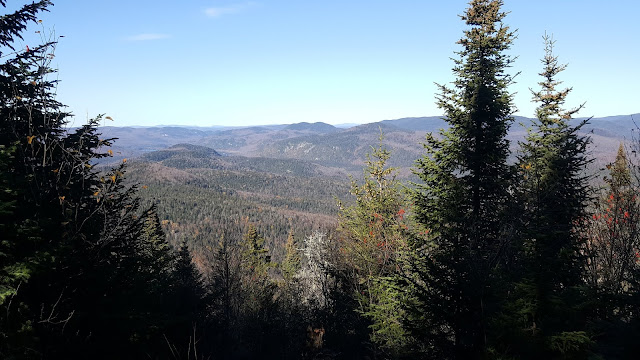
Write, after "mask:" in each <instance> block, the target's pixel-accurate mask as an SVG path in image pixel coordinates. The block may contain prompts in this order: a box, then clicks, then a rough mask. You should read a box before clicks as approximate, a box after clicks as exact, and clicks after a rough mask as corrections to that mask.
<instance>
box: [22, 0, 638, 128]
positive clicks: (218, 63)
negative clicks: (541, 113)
mask: <svg viewBox="0 0 640 360" xmlns="http://www.w3.org/2000/svg"><path fill="white" fill-rule="evenodd" d="M54 2H55V6H54V7H52V8H51V12H50V13H48V14H45V15H43V16H42V19H43V25H44V28H45V29H46V30H55V33H56V34H57V35H64V38H61V39H60V40H61V41H60V43H59V45H58V47H57V50H56V58H55V60H54V61H53V65H54V67H57V68H58V70H59V74H58V76H59V78H60V80H61V83H60V85H59V87H58V98H59V100H60V101H61V102H63V103H64V104H66V105H68V106H69V108H70V109H71V110H72V111H73V113H74V114H75V115H76V119H75V124H74V125H79V124H81V123H83V122H84V121H85V120H86V118H87V116H88V117H93V116H95V115H97V114H99V113H106V114H107V115H110V116H111V117H113V118H114V119H115V121H114V122H113V123H109V124H107V125H110V124H113V125H118V126H128V125H160V124H165V125H166V124H177V125H198V126H212V125H259V124H276V123H278V124H283V123H295V122H301V121H308V122H315V121H323V122H327V123H331V124H339V123H367V122H374V121H379V120H384V119H396V118H400V117H410V116H432V115H441V114H442V112H441V111H440V110H439V109H438V108H437V107H436V106H435V101H434V95H435V93H436V86H435V85H434V83H447V82H450V81H451V80H452V79H453V77H452V73H451V67H452V65H453V62H452V61H451V59H450V58H451V57H454V56H455V55H454V51H456V50H458V49H459V47H458V45H456V44H455V42H456V41H457V40H458V39H459V38H460V37H461V36H462V30H463V29H464V28H465V25H464V24H463V22H462V21H461V20H460V19H459V17H458V15H459V14H461V13H462V12H463V11H464V9H465V8H466V6H467V2H466V1H463V0H446V1H445V0H384V1H383V0H323V1H311V0H255V1H243V0H238V1H235V0H230V1H226V0H224V1H223V0H191V1H189V0H185V1H168V0H153V1H150V0H91V1H71V0H58V1H55V0H54ZM504 9H505V10H507V11H510V14H509V15H508V16H507V17H506V19H505V23H506V24H507V25H509V26H510V27H511V28H512V29H518V39H516V41H515V44H514V46H513V47H512V53H513V54H514V55H517V56H518V57H519V58H518V60H517V61H516V63H515V64H514V67H513V68H512V72H513V73H515V72H518V71H519V72H521V74H520V76H519V77H518V78H517V84H515V85H513V86H512V87H511V90H512V91H513V92H517V95H516V98H515V105H516V106H517V108H518V109H519V111H518V113H517V114H518V115H523V116H533V113H534V107H535V105H533V104H532V103H531V102H530V99H531V95H530V92H529V88H531V87H535V86H536V83H537V82H538V81H539V79H538V76H537V73H538V72H540V70H541V65H540V58H541V57H542V56H543V42H542V35H543V34H544V33H545V31H546V32H547V33H548V34H552V35H553V36H554V39H555V40H556V41H557V43H556V55H558V56H559V58H560V61H561V62H563V63H568V64H569V67H568V69H567V70H566V71H565V72H564V73H562V74H561V79H562V80H564V81H565V83H564V85H566V86H571V87H573V88H574V91H573V93H572V94H571V95H570V97H569V104H568V105H570V106H571V105H577V104H579V103H581V102H586V106H585V108H584V110H583V111H582V112H581V113H580V115H582V116H596V117H599V116H607V115H624V114H632V113H637V112H640V105H639V104H640V101H639V100H638V94H639V92H640V89H639V88H638V83H639V80H640V70H639V68H640V66H639V65H638V60H639V59H640V56H639V55H640V36H639V35H640V26H639V25H638V22H637V19H638V14H639V13H640V1H637V0H609V1H602V0H598V1H596V0H536V1H529V0H527V1H525V0H505V8H504ZM35 30H38V27H37V26H33V27H31V28H30V33H33V32H34V31H35ZM32 35H34V36H35V34H32ZM25 43H26V45H28V44H32V43H33V44H35V43H37V41H36V40H35V39H34V38H31V37H29V38H26V39H25Z"/></svg>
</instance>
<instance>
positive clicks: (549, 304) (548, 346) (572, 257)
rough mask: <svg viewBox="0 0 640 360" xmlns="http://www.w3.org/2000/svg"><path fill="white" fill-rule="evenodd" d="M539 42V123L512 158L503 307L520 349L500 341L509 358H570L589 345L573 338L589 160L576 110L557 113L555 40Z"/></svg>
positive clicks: (578, 320)
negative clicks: (509, 261)
mask: <svg viewBox="0 0 640 360" xmlns="http://www.w3.org/2000/svg"><path fill="white" fill-rule="evenodd" d="M544 41H545V56H544V58H543V59H542V64H543V71H542V72H541V73H540V75H541V76H542V78H543V80H542V81H541V82H540V83H539V85H540V87H541V90H539V91H533V90H532V93H533V99H534V101H535V102H537V103H538V104H539V106H538V108H537V109H536V116H537V119H536V121H534V123H533V127H532V128H530V129H529V132H528V135H527V137H526V139H525V142H523V143H522V144H521V149H522V154H521V155H520V156H519V159H518V166H519V168H520V183H519V191H520V193H519V196H520V199H519V205H520V206H521V207H522V210H521V211H520V212H521V214H522V215H521V217H520V218H519V221H521V224H520V225H519V226H520V228H521V229H522V230H521V231H520V237H521V240H520V242H519V243H517V244H514V251H516V253H515V254H517V259H518V263H517V264H514V265H515V268H514V269H518V271H514V272H512V274H511V275H512V277H511V279H513V280H512V281H514V282H515V284H516V285H515V289H516V291H514V292H513V293H512V297H511V304H509V306H508V307H507V309H508V310H507V312H512V313H513V312H515V313H513V315H512V316H514V318H513V321H514V322H515V323H516V324H517V325H514V326H515V328H514V329H513V330H514V331H520V334H521V339H520V340H521V341H522V342H523V344H521V345H520V347H518V346H513V344H511V343H506V344H504V349H509V350H508V352H509V353H511V354H513V355H516V356H518V357H523V358H524V357H526V358H540V357H554V356H562V357H570V356H569V355H568V352H567V351H568V350H567V349H569V348H571V349H574V350H576V351H577V348H576V347H578V346H579V345H578V343H580V344H582V345H580V346H582V347H580V349H579V350H580V352H581V353H583V352H584V351H586V347H588V344H590V341H578V340H580V339H581V338H579V337H578V335H579V334H584V336H585V337H587V335H586V334H585V333H584V331H583V330H584V329H585V321H584V320H585V318H586V315H587V313H585V312H584V309H585V306H584V304H585V302H586V298H585V293H584V291H583V288H584V287H583V281H582V279H583V276H582V269H583V268H584V266H585V262H584V260H585V259H584V257H583V256H582V255H581V251H580V250H581V249H582V247H583V244H584V237H583V233H584V232H583V231H582V230H583V224H584V222H585V221H584V220H585V217H586V211H585V207H586V205H587V201H588V200H589V196H590V195H589V185H588V180H589V179H588V177H587V176H586V175H584V174H585V169H586V166H587V165H588V164H589V162H590V160H589V159H588V157H587V156H586V147H587V145H588V143H589V140H588V138H586V137H583V136H581V135H579V134H578V131H579V130H580V129H581V128H582V127H583V126H584V125H585V124H586V123H587V121H586V120H585V121H582V122H581V123H580V124H579V125H578V126H570V125H569V121H570V119H571V117H572V116H573V115H574V114H575V113H576V112H577V111H579V110H580V108H581V107H578V108H576V109H572V110H564V109H563V104H564V102H565V99H566V97H567V95H568V94H569V92H570V91H571V89H565V90H558V89H557V86H558V85H559V84H560V82H559V81H558V80H557V75H558V74H559V73H560V72H561V71H563V70H564V69H565V66H563V65H559V64H558V60H557V57H556V56H554V55H553V45H554V42H553V40H552V39H551V38H550V37H548V36H545V37H544ZM514 275H515V276H514ZM511 336H514V335H513V334H512V335H511ZM587 340H589V339H588V337H587ZM528 342H530V343H531V344H529V345H524V344H526V343H528ZM558 349H564V350H567V351H564V350H563V351H562V352H558V351H559V350H558Z"/></svg>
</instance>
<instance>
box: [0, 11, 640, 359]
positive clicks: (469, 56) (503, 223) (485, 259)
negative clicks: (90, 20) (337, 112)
mask: <svg viewBox="0 0 640 360" xmlns="http://www.w3.org/2000/svg"><path fill="white" fill-rule="evenodd" d="M0 5H2V7H3V8H4V9H6V1H5V0H0ZM52 5H53V4H52V3H51V1H49V0H41V1H37V2H33V3H27V4H25V5H23V6H22V7H20V8H19V9H18V10H16V11H15V12H8V13H6V14H4V15H2V17H1V20H0V59H2V63H1V64H0V84H1V86H0V96H1V97H2V103H0V310H1V311H0V358H2V359H75V358H78V359H87V358H89V359H146V358H149V359H254V358H267V359H636V358H637V357H638V356H637V354H638V352H640V344H639V343H638V341H637V339H638V338H639V337H640V316H639V315H638V314H639V312H640V292H639V291H638V289H639V287H640V255H639V251H640V232H639V231H640V228H639V227H638V221H639V217H640V199H638V193H639V191H640V164H639V163H637V162H636V161H635V158H634V157H633V156H632V155H630V154H635V153H636V151H637V150H638V147H640V141H634V142H632V143H631V144H630V145H628V146H629V148H627V147H625V145H624V144H620V147H619V150H618V152H617V154H612V158H614V156H615V160H614V161H613V162H611V163H610V164H608V165H606V168H604V169H602V171H601V173H596V174H595V175H594V174H593V171H592V170H589V171H587V169H593V167H592V165H593V162H594V159H593V158H592V157H591V156H590V152H589V145H590V138H589V137H588V136H586V135H585V133H584V132H583V130H584V128H585V127H587V126H588V125H589V120H588V119H585V120H580V121H577V122H576V121H575V118H576V116H577V115H578V112H579V111H580V110H581V106H580V107H578V108H570V109H566V108H565V107H564V106H565V100H566V99H567V97H568V96H569V95H570V93H571V88H562V87H560V85H561V80H560V75H561V74H562V71H563V70H564V69H565V67H566V66H565V65H563V64H562V63H561V62H559V60H558V57H557V56H556V54H555V53H554V40H553V38H552V37H550V36H546V35H545V36H544V41H543V42H542V44H541V45H542V46H541V58H542V61H541V64H542V66H541V69H540V76H541V78H540V82H539V83H538V84H534V85H533V88H532V90H531V91H532V97H533V101H534V102H535V103H536V105H537V110H536V114H535V115H536V118H535V120H534V121H533V123H532V124H531V125H530V126H529V129H528V132H527V135H526V137H524V138H523V139H522V140H521V141H519V142H518V143H517V144H513V143H511V142H510V141H509V138H508V136H507V134H508V131H509V129H510V127H511V126H512V124H513V123H514V119H515V117H514V112H515V106H514V104H513V96H512V94H511V93H510V92H509V85H510V84H512V83H513V80H514V78H513V75H512V74H510V73H509V70H510V68H511V66H512V65H513V62H514V58H513V57H512V55H510V53H509V49H510V46H511V44H512V43H513V41H514V40H515V33H514V31H513V30H511V29H510V27H509V26H507V25H506V24H505V22H504V20H505V17H506V14H505V13H504V12H503V11H502V9H501V8H502V5H503V2H502V1H501V0H471V1H470V3H469V5H468V8H467V9H466V10H465V11H464V12H463V14H462V16H461V19H462V20H463V21H464V22H465V24H466V26H467V27H466V30H465V31H464V33H463V36H462V38H461V39H460V40H459V41H458V45H459V48H460V50H459V51H458V52H457V53H456V54H455V59H454V60H453V61H454V66H453V72H454V74H455V76H456V79H455V81H454V82H453V83H451V84H443V85H439V93H438V95H437V97H436V102H437V104H438V106H439V107H440V108H441V109H442V111H443V113H444V115H445V116H444V119H445V120H446V122H447V124H448V125H447V126H448V127H447V128H446V129H443V130H440V131H439V132H430V133H428V134H427V136H426V139H424V141H423V143H422V144H420V143H416V144H415V147H418V148H420V147H422V152H421V153H422V154H423V155H422V156H421V157H419V158H418V159H415V166H414V168H413V173H414V177H413V178H412V179H414V181H411V182H404V181H401V179H405V178H406V177H399V176H398V175H399V173H398V170H397V169H395V168H394V167H393V166H392V165H393V163H390V159H391V158H392V152H391V151H390V150H389V149H388V148H387V147H386V146H385V145H384V143H383V140H384V136H385V135H384V131H382V130H381V132H380V142H379V145H378V146H373V147H371V148H370V151H369V152H368V153H367V154H366V156H365V157H364V158H363V159H362V164H364V168H363V175H362V176H354V177H352V178H351V179H350V182H349V179H342V180H340V179H339V178H337V177H321V176H316V175H317V173H316V172H315V168H313V167H310V166H309V163H307V162H304V161H297V162H296V161H293V162H291V161H283V160H282V159H278V158H277V157H276V158H273V159H268V158H245V157H222V156H220V154H219V153H217V152H216V151H215V150H214V149H211V148H207V147H204V146H196V145H189V144H181V145H177V146H174V147H171V148H169V149H166V150H162V151H157V152H152V153H148V154H146V155H145V156H143V157H142V160H141V161H136V162H133V161H131V160H128V159H126V158H124V159H120V158H118V161H117V162H116V163H114V162H105V161H104V160H105V159H109V158H114V151H113V150H112V146H113V145H114V143H115V142H117V139H112V138H105V137H102V135H101V134H100V129H99V127H100V125H101V124H102V123H103V122H104V121H105V120H108V119H109V117H108V116H104V115H98V116H97V117H95V118H94V119H92V120H90V121H89V122H88V123H87V124H86V125H84V126H81V127H78V128H71V127H69V126H67V125H68V123H69V119H70V117H71V116H72V115H71V114H69V113H67V112H65V110H64V109H65V108H64V106H63V105H62V104H61V103H59V102H58V101H57V100H56V99H55V96H54V93H55V91H54V89H55V85H56V81H57V80H52V79H53V78H55V75H54V73H55V71H54V70H52V69H51V67H50V63H51V60H52V59H53V57H54V53H55V48H56V44H57V42H58V40H59V39H58V38H56V37H47V36H46V35H43V38H42V39H43V42H42V44H40V45H39V46H37V47H33V48H29V47H26V48H24V49H23V48H21V47H19V46H18V45H16V44H17V43H19V40H20V39H22V36H23V34H24V33H25V31H27V29H28V26H29V25H32V24H37V23H38V21H39V20H38V14H40V13H41V12H43V11H49V10H50V9H51V6H52ZM533 45H535V44H532V46H533ZM442 56H447V54H443V55H442ZM294 130H295V129H294ZM339 140H340V138H336V141H339ZM352 145H353V146H354V149H355V147H356V146H355V145H356V144H352ZM405 146H410V144H405ZM514 149H515V150H514ZM274 151H276V150H274ZM354 151H355V150H354ZM358 151H359V150H358ZM332 156H334V155H330V156H329V157H330V158H331V159H333V157H332ZM115 158H117V155H116V156H115ZM341 161H342V160H341ZM344 161H346V160H344ZM344 161H343V162H344ZM104 164H114V165H113V166H111V167H105V165H104ZM334 175H335V174H334ZM335 197H337V199H336V198H335Z"/></svg>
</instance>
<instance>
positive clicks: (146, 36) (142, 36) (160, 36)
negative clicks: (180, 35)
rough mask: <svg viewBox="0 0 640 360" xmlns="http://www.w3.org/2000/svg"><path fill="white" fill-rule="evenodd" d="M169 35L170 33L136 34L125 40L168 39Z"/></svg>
mask: <svg viewBox="0 0 640 360" xmlns="http://www.w3.org/2000/svg"><path fill="white" fill-rule="evenodd" d="M170 37H171V35H167V34H138V35H133V36H129V37H128V38H127V40H128V41H149V40H161V39H168V38H170Z"/></svg>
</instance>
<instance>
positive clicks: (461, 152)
mask: <svg viewBox="0 0 640 360" xmlns="http://www.w3.org/2000/svg"><path fill="white" fill-rule="evenodd" d="M502 5H503V2H502V1H500V0H491V1H490V0H472V1H471V2H470V4H469V7H468V9H467V11H466V12H465V14H464V15H462V20H464V21H465V22H466V24H467V25H468V26H469V27H470V29H468V30H465V32H464V37H463V38H462V39H461V40H460V41H459V42H458V43H459V44H460V45H461V46H462V50H461V51H459V52H458V53H457V54H458V55H459V56H460V58H459V59H457V60H454V61H455V66H454V68H453V72H454V74H455V75H456V80H455V81H454V83H453V87H447V86H444V85H440V86H439V87H440V95H439V96H438V98H437V100H438V101H437V104H438V106H439V107H440V108H442V109H443V110H444V113H445V116H446V120H447V122H448V123H449V124H450V128H449V129H448V130H441V132H440V137H439V138H438V137H435V136H433V135H431V134H429V135H427V139H426V143H425V148H426V151H427V155H426V156H424V157H423V158H422V159H420V160H419V161H418V163H417V170H416V173H417V175H418V176H419V177H420V179H421V180H422V183H420V184H417V191H416V193H415V196H414V197H415V205H416V218H417V221H418V222H420V223H421V224H423V226H424V227H425V228H426V231H430V234H431V236H430V241H433V246H431V244H430V243H429V242H428V241H417V242H416V243H414V244H413V246H412V247H413V249H414V252H415V253H416V254H418V255H419V256H418V257H417V258H416V259H415V262H414V264H413V265H412V267H413V269H412V271H413V273H414V275H413V276H409V277H407V279H406V280H407V281H408V282H409V283H411V284H412V286H413V287H412V289H414V291H413V294H412V295H413V300H412V301H411V302H410V303H409V304H408V309H407V311H408V318H409V319H408V322H409V329H410V331H411V333H412V334H413V335H414V336H415V337H416V338H417V339H419V340H420V341H422V343H423V345H422V350H423V351H427V352H429V353H431V354H432V356H438V357H440V358H456V359H471V358H479V357H481V356H482V354H484V353H485V351H486V350H487V348H488V346H489V344H488V343H487V340H488V339H489V330H488V328H489V326H490V320H491V319H492V316H493V314H495V313H496V311H497V310H498V308H499V302H500V300H499V299H500V297H501V294H500V287H499V278H500V274H501V272H500V271H499V269H500V266H501V264H503V263H504V254H505V251H506V249H507V247H508V246H509V243H510V232H511V230H510V226H509V222H508V221H507V216H506V214H507V212H508V207H509V204H510V202H511V195H510V186H511V184H512V178H513V170H512V168H511V167H510V166H509V165H508V164H507V157H508V155H509V141H508V140H507V139H506V135H507V130H508V129H509V127H510V124H511V122H512V120H513V118H512V113H513V107H512V104H511V102H512V96H511V95H510V94H509V93H508V91H507V87H508V85H509V84H510V83H511V82H512V77H511V76H510V75H508V74H507V73H506V72H505V71H506V69H507V68H508V67H509V66H510V65H511V63H512V58H511V57H510V56H509V55H508V54H507V53H506V51H507V50H508V49H509V47H510V45H511V43H512V40H513V38H514V33H513V32H511V31H510V30H509V27H508V26H505V25H504V24H503V22H502V20H503V19H504V17H505V15H506V14H505V13H504V12H502V11H501V7H502Z"/></svg>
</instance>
